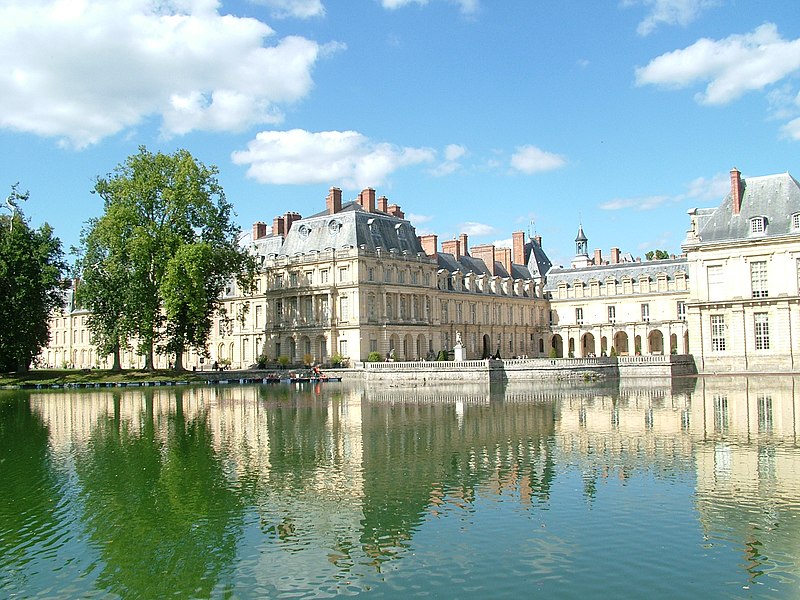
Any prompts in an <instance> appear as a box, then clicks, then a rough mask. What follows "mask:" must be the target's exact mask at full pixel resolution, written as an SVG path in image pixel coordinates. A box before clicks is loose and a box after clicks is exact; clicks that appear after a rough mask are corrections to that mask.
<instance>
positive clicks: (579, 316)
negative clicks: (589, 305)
mask: <svg viewBox="0 0 800 600" xmlns="http://www.w3.org/2000/svg"><path fill="white" fill-rule="evenodd" d="M575 322H576V323H577V324H578V325H583V308H580V307H579V308H576V309H575Z"/></svg>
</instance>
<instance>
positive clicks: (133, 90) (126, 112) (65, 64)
mask: <svg viewBox="0 0 800 600" xmlns="http://www.w3.org/2000/svg"><path fill="white" fill-rule="evenodd" d="M287 6H288V4H287ZM273 35H274V32H273V30H272V29H271V28H270V27H269V26H267V25H266V24H264V23H262V22H260V21H258V20H256V19H251V18H241V17H236V16H233V15H223V14H220V12H219V2H218V1H217V0H162V1H160V2H152V0H126V1H125V2H107V1H103V0H75V1H69V0H6V1H5V2H3V4H2V6H0V63H2V64H3V66H4V68H3V69H2V70H1V71H0V87H2V89H3V93H2V94H0V127H3V128H6V129H12V130H16V131H23V132H29V133H33V134H36V135H41V136H46V137H57V138H59V139H60V140H62V141H63V142H64V143H65V144H66V145H70V146H73V147H77V148H82V147H85V146H88V145H90V144H94V143H97V142H98V141H100V140H101V139H103V138H105V137H107V136H110V135H113V134H116V133H118V132H120V131H122V130H124V129H126V128H130V127H132V126H135V125H137V124H139V123H140V122H142V121H143V120H145V119H146V118H149V117H160V118H161V128H162V133H163V134H164V135H165V136H167V137H168V136H171V135H176V134H183V133H187V132H189V131H192V130H196V129H198V130H209V131H241V130H243V129H245V128H246V127H248V126H251V125H253V124H263V123H278V122H280V121H281V120H282V118H283V113H282V109H281V107H282V106H283V105H285V104H288V103H292V102H295V101H298V100H300V99H302V98H303V97H304V96H306V95H307V94H308V93H309V91H310V90H311V88H312V84H313V82H312V78H311V71H312V68H313V67H314V65H315V64H316V62H317V61H318V60H319V58H320V57H321V56H323V55H324V54H325V53H326V52H329V51H334V50H335V49H337V48H338V46H335V45H333V46H328V47H326V46H321V45H319V44H318V43H317V42H314V41H311V40H308V39H305V38H302V37H286V38H283V39H280V40H277V41H275V42H274V43H272V44H271V45H265V40H266V39H267V38H270V37H272V36H273Z"/></svg>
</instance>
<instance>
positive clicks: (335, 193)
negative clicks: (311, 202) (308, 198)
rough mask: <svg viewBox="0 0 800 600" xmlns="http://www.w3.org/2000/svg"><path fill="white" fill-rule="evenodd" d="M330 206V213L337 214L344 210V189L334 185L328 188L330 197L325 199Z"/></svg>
mask: <svg viewBox="0 0 800 600" xmlns="http://www.w3.org/2000/svg"><path fill="white" fill-rule="evenodd" d="M325 204H326V206H327V207H328V214H329V215H335V214H336V213H338V212H339V211H340V210H342V190H340V189H339V188H337V187H332V188H331V189H330V190H328V197H327V198H326V200H325Z"/></svg>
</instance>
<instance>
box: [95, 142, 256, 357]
mask: <svg viewBox="0 0 800 600" xmlns="http://www.w3.org/2000/svg"><path fill="white" fill-rule="evenodd" d="M217 173H218V171H217V168H216V167H213V166H212V167H206V166H205V165H203V164H202V163H200V162H198V161H197V160H196V159H195V158H194V157H193V156H192V155H191V154H190V153H189V152H188V151H186V150H178V151H176V152H175V153H173V154H169V155H167V154H162V153H160V152H159V153H156V154H153V153H151V152H149V151H148V150H147V149H146V148H145V147H143V146H142V147H140V148H139V153H138V154H135V155H133V156H130V157H128V159H127V160H126V161H125V162H124V163H122V164H120V165H118V166H117V167H116V168H115V170H114V171H113V172H112V173H111V174H109V175H107V176H106V177H101V178H98V180H97V182H96V184H95V187H94V192H95V193H97V194H98V195H99V196H100V197H101V198H102V199H103V202H104V208H105V213H104V214H103V215H102V216H101V217H99V218H97V219H95V220H93V221H90V222H89V223H88V227H87V229H86V232H85V234H84V236H83V245H84V246H83V249H84V260H83V262H82V267H83V274H84V278H85V279H88V280H91V282H92V285H91V286H88V285H87V286H85V287H84V289H85V290H86V294H85V298H86V305H87V308H91V309H92V310H93V311H99V313H100V314H96V315H95V317H94V319H93V320H91V321H90V327H92V333H93V336H94V337H95V339H97V340H100V341H103V342H104V343H105V344H106V349H107V350H113V348H114V347H115V344H117V346H121V345H123V344H125V343H127V341H128V339H131V338H135V339H136V340H137V341H138V344H139V348H138V349H139V352H140V353H141V354H143V355H144V356H145V368H148V369H152V368H153V355H154V353H156V352H159V353H167V352H168V353H174V354H175V366H176V368H182V357H183V353H184V352H185V351H186V350H188V349H189V348H194V349H196V350H197V351H198V352H200V353H205V345H206V341H207V340H208V336H209V335H210V333H211V319H212V317H213V315H214V313H215V312H217V311H219V310H220V306H221V304H220V295H221V293H222V291H223V290H224V289H225V286H226V285H227V283H228V282H229V281H231V280H232V279H233V278H234V277H236V278H237V280H238V283H239V285H240V287H241V288H242V290H243V291H244V292H245V293H247V292H249V291H250V290H251V287H252V282H253V274H254V272H255V263H254V260H253V259H252V257H251V256H250V255H249V254H248V253H247V252H246V250H244V249H242V248H241V247H240V246H239V244H238V238H239V228H238V227H237V226H235V225H234V224H233V222H232V215H233V210H232V207H231V205H230V204H229V203H228V202H227V200H226V199H225V194H224V192H223V190H222V187H221V186H220V184H219V182H218V181H217V177H216V176H217ZM87 287H88V288H89V289H88V290H87V289H86V288H87ZM113 294H117V297H116V300H117V301H116V302H108V300H109V298H110V296H111V295H113ZM112 325H113V326H112Z"/></svg>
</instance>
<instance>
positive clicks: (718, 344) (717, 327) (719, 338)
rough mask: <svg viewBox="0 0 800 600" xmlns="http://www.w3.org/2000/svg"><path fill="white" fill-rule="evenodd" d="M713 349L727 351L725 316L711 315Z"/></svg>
mask: <svg viewBox="0 0 800 600" xmlns="http://www.w3.org/2000/svg"><path fill="white" fill-rule="evenodd" d="M711 349H712V350H713V351H714V352H724V351H725V315H711Z"/></svg>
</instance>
